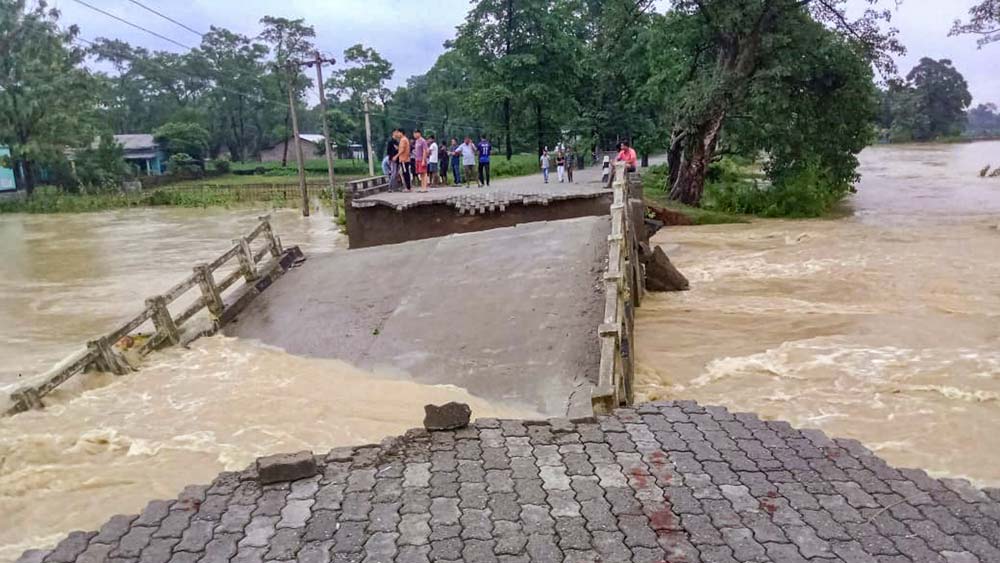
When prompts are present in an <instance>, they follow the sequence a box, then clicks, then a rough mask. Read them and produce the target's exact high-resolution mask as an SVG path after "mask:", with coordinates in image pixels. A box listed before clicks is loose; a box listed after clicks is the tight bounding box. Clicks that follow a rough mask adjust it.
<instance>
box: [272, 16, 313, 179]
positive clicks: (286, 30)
mask: <svg viewBox="0 0 1000 563" xmlns="http://www.w3.org/2000/svg"><path fill="white" fill-rule="evenodd" d="M260 23H262V24H264V31H262V32H261V34H260V36H259V37H260V39H263V40H264V41H267V42H268V43H269V44H270V45H272V46H273V47H272V62H271V74H270V76H271V81H272V82H273V83H274V87H273V88H270V89H269V90H272V92H271V93H272V94H276V96H271V97H272V98H276V99H279V100H281V99H284V98H285V96H287V95H288V94H287V91H288V86H289V84H291V85H292V86H293V88H294V89H295V93H296V94H297V96H298V97H301V96H302V94H303V93H304V91H305V89H306V88H308V87H309V85H310V84H312V81H310V80H309V79H308V78H306V77H304V76H303V75H302V73H300V72H299V70H298V66H295V67H294V70H293V69H292V67H291V66H290V65H289V62H291V61H296V60H298V59H303V58H305V57H307V56H309V54H310V52H311V51H312V50H313V49H314V48H315V47H314V45H313V39H314V38H315V37H316V30H315V29H313V27H312V26H311V25H306V24H305V20H302V19H294V20H290V19H287V18H281V17H274V16H264V17H263V18H261V20H260ZM289 127H291V109H290V108H286V109H285V120H284V127H283V129H282V133H281V138H282V139H283V143H284V149H283V150H282V153H281V165H282V166H286V165H287V164H288V139H289V138H291V132H290V131H289Z"/></svg>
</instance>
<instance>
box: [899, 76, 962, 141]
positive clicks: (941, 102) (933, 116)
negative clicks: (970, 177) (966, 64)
mask: <svg viewBox="0 0 1000 563" xmlns="http://www.w3.org/2000/svg"><path fill="white" fill-rule="evenodd" d="M906 80H907V82H908V84H909V85H910V86H911V87H912V88H914V90H915V91H916V94H917V97H918V99H919V103H920V108H921V110H922V111H923V113H924V114H925V115H926V116H927V119H928V130H927V131H926V132H923V134H921V135H920V136H917V137H916V139H917V140H921V141H924V140H929V139H933V138H936V137H943V136H950V135H957V134H959V133H960V132H961V131H962V129H963V128H964V127H965V109H966V108H967V107H969V104H971V103H972V94H970V93H969V85H968V84H967V83H966V82H965V78H964V77H963V76H962V73H960V72H958V70H956V69H955V67H954V66H952V64H951V61H950V60H948V59H941V60H938V61H936V60H934V59H931V58H928V57H924V58H922V59H920V63H919V64H917V66H915V67H913V70H911V71H910V73H909V74H907V75H906Z"/></svg>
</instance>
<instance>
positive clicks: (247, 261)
mask: <svg viewBox="0 0 1000 563" xmlns="http://www.w3.org/2000/svg"><path fill="white" fill-rule="evenodd" d="M233 244H235V245H236V246H238V247H240V251H239V252H238V253H237V254H236V257H237V258H239V260H240V271H241V272H243V279H245V280H246V281H247V282H248V283H249V282H252V281H254V280H256V279H257V278H259V277H260V275H259V274H258V273H257V264H256V263H255V262H254V261H253V251H252V250H250V241H248V240H247V239H246V237H243V238H238V239H235V240H233Z"/></svg>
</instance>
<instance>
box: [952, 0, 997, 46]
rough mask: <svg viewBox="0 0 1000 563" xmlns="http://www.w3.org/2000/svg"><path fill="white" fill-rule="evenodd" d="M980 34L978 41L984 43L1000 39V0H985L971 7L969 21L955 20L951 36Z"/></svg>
mask: <svg viewBox="0 0 1000 563" xmlns="http://www.w3.org/2000/svg"><path fill="white" fill-rule="evenodd" d="M963 34H971V35H978V36H979V38H978V39H977V40H976V43H978V44H979V48H980V49H982V48H983V46H984V45H987V44H989V43H994V42H996V41H1000V0H983V1H982V2H980V3H979V4H976V5H975V6H973V7H972V8H970V9H969V21H968V22H966V23H963V22H962V21H961V20H955V24H954V25H953V26H952V28H951V32H950V33H949V34H948V35H949V36H953V35H963Z"/></svg>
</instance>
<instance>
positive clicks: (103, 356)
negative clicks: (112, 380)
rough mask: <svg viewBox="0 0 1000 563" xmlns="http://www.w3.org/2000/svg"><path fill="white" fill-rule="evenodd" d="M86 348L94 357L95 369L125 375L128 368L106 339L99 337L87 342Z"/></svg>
mask: <svg viewBox="0 0 1000 563" xmlns="http://www.w3.org/2000/svg"><path fill="white" fill-rule="evenodd" d="M87 349H89V350H90V353H91V354H92V355H93V357H94V363H96V364H97V369H99V370H101V371H106V372H109V373H113V374H115V375H125V374H126V373H128V372H129V369H128V368H127V367H126V366H125V365H124V364H123V363H122V361H121V360H120V359H119V358H118V355H117V354H115V353H114V351H113V350H112V349H111V345H110V344H108V339H107V338H105V337H103V336H102V337H100V338H98V339H97V340H91V341H90V342H87Z"/></svg>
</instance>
